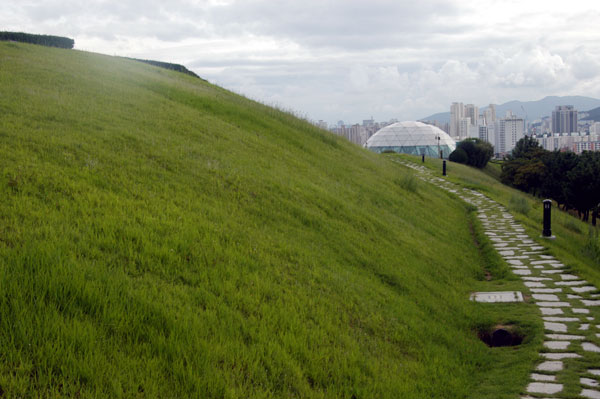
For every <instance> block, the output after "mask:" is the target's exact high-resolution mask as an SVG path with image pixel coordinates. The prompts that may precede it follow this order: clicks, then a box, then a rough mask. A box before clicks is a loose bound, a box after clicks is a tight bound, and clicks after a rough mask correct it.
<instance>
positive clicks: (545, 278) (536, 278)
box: [523, 277, 552, 281]
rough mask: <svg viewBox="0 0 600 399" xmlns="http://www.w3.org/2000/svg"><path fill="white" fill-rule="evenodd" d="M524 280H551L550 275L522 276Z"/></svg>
mask: <svg viewBox="0 0 600 399" xmlns="http://www.w3.org/2000/svg"><path fill="white" fill-rule="evenodd" d="M523 280H525V281H552V279H551V278H550V277H523Z"/></svg>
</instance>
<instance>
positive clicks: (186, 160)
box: [0, 43, 560, 398]
mask: <svg viewBox="0 0 600 399" xmlns="http://www.w3.org/2000/svg"><path fill="white" fill-rule="evenodd" d="M0 94H1V95H0V196H1V198H2V201H0V347H1V348H2V351H1V353H0V391H1V392H2V393H3V396H4V397H7V398H13V397H15V398H16V397H83V398H95V397H125V398H155V397H161V398H165V397H173V398H174V397H209V398H248V397H250V398H280V397H301V398H374V397H377V398H466V397H478V398H518V397H519V393H520V391H521V390H522V389H523V387H524V386H525V384H526V381H527V376H528V373H529V371H530V370H531V369H532V365H533V361H534V359H535V357H536V352H537V350H538V349H539V346H540V342H541V341H540V340H541V327H540V322H539V320H538V318H537V316H536V313H535V312H536V310H535V307H534V306H533V305H530V304H520V305H501V306H489V305H487V306H486V305H482V304H474V303H471V302H469V301H468V297H469V293H470V292H472V291H474V290H479V289H485V288H490V287H491V288H493V289H498V288H501V287H509V288H514V287H522V286H521V285H520V282H519V281H518V280H516V279H514V276H512V275H510V274H509V273H507V269H506V265H504V264H503V262H502V260H501V259H499V258H498V256H497V254H495V253H494V252H493V251H491V250H490V247H489V242H486V239H485V236H484V235H483V234H481V231H480V227H479V226H478V225H477V221H476V218H475V217H474V214H473V209H472V207H468V206H466V205H465V204H464V203H462V202H461V201H459V200H458V199H457V198H456V197H454V196H452V195H450V194H447V193H444V192H441V191H440V190H439V189H436V188H434V187H432V186H430V185H428V184H425V183H422V182H420V181H417V180H416V179H415V178H414V177H413V176H412V172H411V171H410V170H407V169H405V168H403V167H401V166H399V165H397V164H394V163H392V162H389V160H388V159H387V158H386V157H385V156H378V155H376V154H372V153H369V152H367V151H365V150H363V149H361V148H358V147H356V146H354V145H352V144H350V143H348V142H346V141H344V140H343V139H340V138H337V137H335V136H333V135H331V134H329V133H327V132H324V131H321V130H319V129H317V128H315V127H313V126H311V125H309V124H308V123H306V122H304V121H302V120H299V119H297V118H295V117H293V116H291V115H289V114H286V113H282V112H280V111H277V110H274V109H272V108H269V107H266V106H263V105H261V104H258V103H256V102H253V101H250V100H248V99H245V98H243V97H240V96H237V95H234V94H232V93H230V92H227V91H225V90H223V89H221V88H219V87H216V86H213V85H210V84H208V83H206V82H202V81H199V80H198V79H194V78H191V77H188V76H186V75H184V74H179V73H176V72H172V71H166V70H162V69H158V68H155V67H152V66H149V65H145V64H140V63H137V62H135V61H129V60H125V59H121V58H115V57H108V56H102V55H98V54H90V53H84V52H79V51H68V50H60V49H50V48H44V47H38V46H33V45H25V44H14V43H0ZM452 168H454V166H452V167H451V168H450V170H451V173H452ZM465 170H467V169H465ZM464 179H470V180H471V183H470V184H473V185H481V186H482V188H483V185H485V184H486V182H487V181H489V182H494V181H493V179H491V178H489V177H486V176H483V175H480V174H476V175H475V174H474V175H473V176H471V175H469V174H467V173H465V176H464ZM481 179H483V180H484V181H483V182H480V180H481ZM486 179H491V180H486ZM489 190H499V189H498V188H497V187H495V186H492V187H490V188H489V189H488V191H489ZM499 192H500V191H499ZM500 197H501V196H500ZM500 199H502V198H500ZM533 208H534V209H533V211H532V212H535V211H536V209H535V207H533ZM558 234H559V235H560V231H559V232H558ZM558 242H559V241H558V240H557V243H558ZM486 270H487V271H489V272H490V273H492V275H493V276H494V278H493V279H492V280H491V281H487V280H486V279H485V271H486ZM511 276H512V277H511ZM508 322H514V323H517V324H519V325H521V327H522V328H523V329H524V331H525V332H526V335H527V339H526V341H525V343H524V344H523V345H522V346H521V347H519V348H488V347H486V346H485V345H484V344H483V343H481V342H480V341H479V340H478V338H477V331H478V329H479V328H487V327H489V326H492V325H494V324H497V323H508ZM506 365H510V368H509V370H508V371H506V370H505V369H504V368H503V367H502V366H506Z"/></svg>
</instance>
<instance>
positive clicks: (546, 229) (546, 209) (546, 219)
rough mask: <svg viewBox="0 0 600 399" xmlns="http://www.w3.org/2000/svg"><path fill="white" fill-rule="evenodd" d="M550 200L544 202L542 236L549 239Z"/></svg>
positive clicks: (550, 234)
mask: <svg viewBox="0 0 600 399" xmlns="http://www.w3.org/2000/svg"><path fill="white" fill-rule="evenodd" d="M551 214H552V200H549V199H546V200H544V230H543V231H542V236H543V237H547V238H551V237H552V226H551V225H552V218H551V216H552V215H551Z"/></svg>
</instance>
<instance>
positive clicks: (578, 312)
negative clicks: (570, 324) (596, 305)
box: [571, 308, 590, 314]
mask: <svg viewBox="0 0 600 399" xmlns="http://www.w3.org/2000/svg"><path fill="white" fill-rule="evenodd" d="M571 310H572V311H573V313H577V314H589V313H590V310H589V309H582V308H573V309H571Z"/></svg>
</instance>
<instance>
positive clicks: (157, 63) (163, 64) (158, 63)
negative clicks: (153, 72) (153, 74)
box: [130, 58, 202, 79]
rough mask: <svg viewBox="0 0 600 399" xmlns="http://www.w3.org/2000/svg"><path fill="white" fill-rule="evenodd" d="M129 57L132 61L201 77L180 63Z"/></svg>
mask: <svg viewBox="0 0 600 399" xmlns="http://www.w3.org/2000/svg"><path fill="white" fill-rule="evenodd" d="M130 59H131V60H134V61H139V62H144V63H146V64H150V65H154V66H157V67H159V68H165V69H170V70H172V71H177V72H182V73H186V74H188V75H190V76H193V77H195V78H198V79H202V78H201V77H200V76H198V75H196V74H195V73H194V72H192V71H190V70H189V69H187V68H186V67H184V66H183V65H180V64H171V63H169V62H162V61H154V60H141V59H139V58H130Z"/></svg>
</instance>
